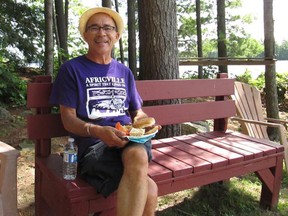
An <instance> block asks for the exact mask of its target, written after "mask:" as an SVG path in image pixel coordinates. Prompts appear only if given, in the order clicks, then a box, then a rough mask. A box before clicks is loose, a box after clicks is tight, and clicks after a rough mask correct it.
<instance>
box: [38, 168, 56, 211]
mask: <svg viewBox="0 0 288 216" xmlns="http://www.w3.org/2000/svg"><path fill="white" fill-rule="evenodd" d="M35 179H37V181H35V216H49V215H52V214H51V213H50V211H49V207H48V205H47V204H46V202H45V201H44V199H43V198H42V196H41V181H42V176H41V173H40V171H39V170H38V169H37V167H35Z"/></svg>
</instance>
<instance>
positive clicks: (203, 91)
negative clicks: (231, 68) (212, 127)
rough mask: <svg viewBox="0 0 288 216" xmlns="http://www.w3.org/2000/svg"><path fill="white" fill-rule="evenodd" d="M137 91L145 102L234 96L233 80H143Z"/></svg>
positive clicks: (139, 82) (139, 83)
mask: <svg viewBox="0 0 288 216" xmlns="http://www.w3.org/2000/svg"><path fill="white" fill-rule="evenodd" d="M136 86H137V89H138V91H139V93H140V95H141V97H142V99H143V100H144V101H147V100H165V99H178V98H179V99H180V98H193V97H209V96H223V95H232V94H233V93H234V92H233V88H234V87H233V86H234V80H233V79H196V80H141V81H136Z"/></svg>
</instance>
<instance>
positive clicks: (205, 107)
mask: <svg viewBox="0 0 288 216" xmlns="http://www.w3.org/2000/svg"><path fill="white" fill-rule="evenodd" d="M143 110H144V112H146V113H147V114H148V115H149V116H153V117H154V118H155V119H156V121H157V123H158V124H160V125H169V124H179V123H183V122H195V121H201V120H207V119H220V118H227V117H231V116H234V115H235V112H236V110H235V104H234V102H233V101H211V102H202V103H187V104H174V105H165V106H147V107H144V108H143Z"/></svg>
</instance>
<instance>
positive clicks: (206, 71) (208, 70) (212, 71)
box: [182, 65, 218, 79]
mask: <svg viewBox="0 0 288 216" xmlns="http://www.w3.org/2000/svg"><path fill="white" fill-rule="evenodd" d="M217 73H218V68H217V67H216V66H213V65H209V66H205V67H203V78H204V79H211V78H215V77H216V74H217ZM182 79H198V71H193V70H188V71H185V72H184V73H183V75H182Z"/></svg>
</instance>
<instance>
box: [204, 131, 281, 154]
mask: <svg viewBox="0 0 288 216" xmlns="http://www.w3.org/2000/svg"><path fill="white" fill-rule="evenodd" d="M222 134H223V137H219V135H220V134H219V133H217V135H216V133H215V134H214V133H211V134H209V135H208V136H210V137H211V136H212V137H213V136H214V137H215V138H216V139H217V140H220V139H221V140H223V142H224V143H229V144H231V143H233V144H235V143H236V144H239V145H241V146H242V148H243V149H247V150H251V151H253V152H261V154H264V155H269V154H273V153H276V152H277V148H275V143H274V145H273V146H271V145H267V142H266V140H261V139H258V140H257V141H256V142H255V141H252V140H250V139H246V138H244V137H241V135H240V136H237V133H234V135H233V136H232V134H229V133H226V134H224V133H222ZM263 141H264V142H263ZM247 144H248V145H247Z"/></svg>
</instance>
